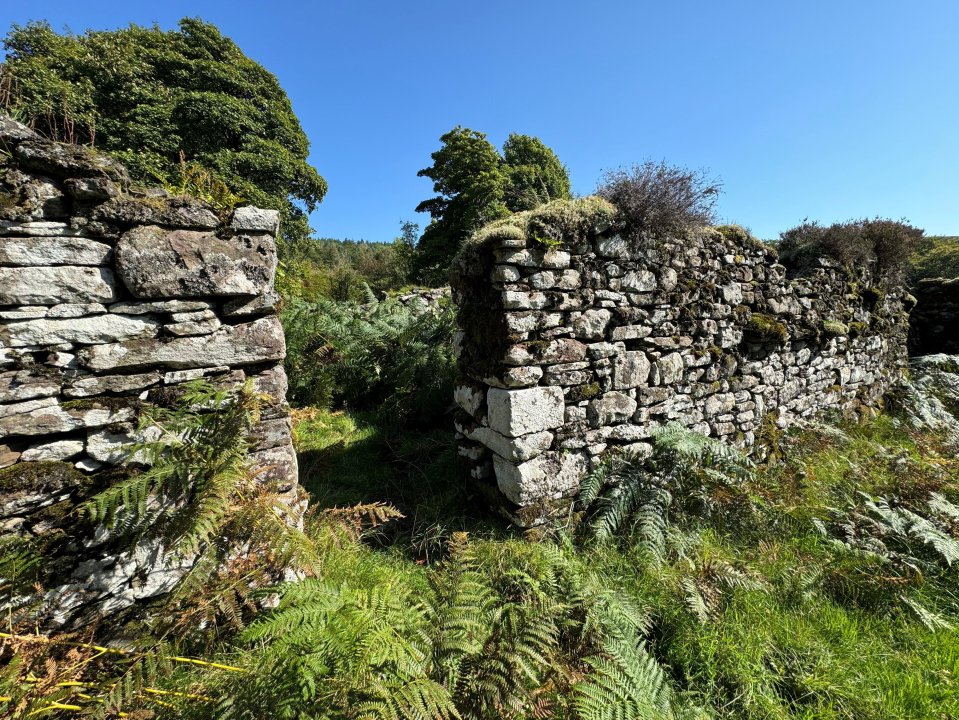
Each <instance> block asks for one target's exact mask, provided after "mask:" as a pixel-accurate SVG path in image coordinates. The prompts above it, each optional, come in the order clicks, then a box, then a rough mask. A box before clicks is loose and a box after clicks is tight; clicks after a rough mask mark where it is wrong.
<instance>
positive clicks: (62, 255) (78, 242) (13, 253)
mask: <svg viewBox="0 0 959 720" xmlns="http://www.w3.org/2000/svg"><path fill="white" fill-rule="evenodd" d="M112 252H113V248H112V247H110V246H109V245H107V244H106V243H102V242H97V241H95V240H84V239H83V238H47V237H24V238H7V239H6V240H4V241H3V242H0V265H26V266H31V265H37V266H44V265H92V266H100V265H106V264H107V263H108V262H109V260H110V255H111V253H112Z"/></svg>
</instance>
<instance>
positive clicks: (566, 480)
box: [493, 452, 589, 507]
mask: <svg viewBox="0 0 959 720" xmlns="http://www.w3.org/2000/svg"><path fill="white" fill-rule="evenodd" d="M493 469H494V471H495V473H496V484H497V486H498V487H499V489H500V492H502V493H503V494H504V495H505V496H506V497H507V498H508V499H509V500H510V501H511V502H513V503H515V504H516V505H519V506H521V507H522V506H524V505H528V504H530V503H535V502H541V501H542V500H544V499H558V498H561V497H567V496H570V495H572V494H573V493H575V491H576V489H577V488H578V487H579V482H580V480H581V478H582V477H583V476H584V475H585V474H586V472H587V470H588V469H589V456H588V455H587V454H585V453H579V452H571V453H558V452H549V453H546V454H544V455H540V456H539V457H536V458H534V459H532V460H530V461H528V462H524V463H521V464H519V465H516V464H514V463H511V462H509V461H508V460H505V459H504V458H502V457H500V456H499V455H494V456H493Z"/></svg>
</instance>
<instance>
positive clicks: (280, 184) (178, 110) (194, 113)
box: [0, 18, 327, 242]
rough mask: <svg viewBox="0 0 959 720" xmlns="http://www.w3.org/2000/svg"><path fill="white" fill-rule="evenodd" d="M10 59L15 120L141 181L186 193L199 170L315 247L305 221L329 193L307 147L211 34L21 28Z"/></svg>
mask: <svg viewBox="0 0 959 720" xmlns="http://www.w3.org/2000/svg"><path fill="white" fill-rule="evenodd" d="M4 48H5V50H6V60H5V63H4V64H3V65H2V66H0V70H2V73H0V105H2V106H3V107H4V108H5V109H6V110H7V111H8V112H10V113H11V114H12V115H14V116H15V117H16V118H17V119H19V120H21V121H22V122H25V123H26V124H28V125H30V126H31V127H33V128H34V129H35V130H37V131H39V132H40V133H42V134H44V135H46V136H47V137H50V138H52V139H55V140H61V141H66V142H73V143H88V144H91V145H94V146H96V147H97V148H99V149H101V150H104V151H106V152H108V153H110V154H111V155H114V156H116V157H118V158H119V159H120V160H122V161H123V162H124V163H125V164H126V165H127V166H128V167H129V168H130V171H131V174H132V175H133V177H134V179H135V180H137V181H140V182H144V183H151V184H153V183H162V184H170V185H174V186H182V185H183V184H184V181H185V178H184V177H183V175H184V174H185V172H187V171H188V170H190V169H193V170H194V177H195V175H196V173H195V170H196V168H197V167H199V168H202V169H203V170H205V171H206V172H207V173H209V176H210V177H211V178H212V179H213V180H215V181H219V182H221V183H225V184H226V186H227V187H228V188H229V190H231V191H232V192H233V193H235V194H236V195H239V196H240V197H241V198H243V199H244V200H246V201H248V202H250V203H252V204H255V205H258V206H261V207H269V208H274V209H277V210H281V211H283V213H284V223H283V227H284V235H285V237H286V239H287V240H288V241H290V242H296V241H298V240H301V239H303V238H305V237H307V235H308V232H309V227H308V224H307V218H306V212H310V211H312V210H313V209H314V208H315V206H316V205H317V203H319V202H320V201H321V200H322V198H323V196H324V195H325V194H326V190H327V184H326V181H325V180H324V179H323V178H322V177H320V175H319V174H318V173H317V171H316V169H315V168H313V167H312V166H311V165H309V164H308V163H307V161H306V158H307V154H308V152H309V141H308V140H307V138H306V135H305V134H304V132H303V129H302V128H301V126H300V123H299V121H298V120H297V118H296V116H295V115H294V113H293V107H292V105H291V104H290V100H289V98H288V97H287V95H286V92H284V90H283V88H282V87H280V84H279V82H278V81H277V79H276V77H275V76H274V75H273V74H271V73H270V72H268V71H267V70H266V69H264V68H263V67H262V66H261V65H259V64H258V63H256V62H255V61H253V60H251V59H250V58H248V57H246V55H244V54H243V52H242V51H241V50H240V49H239V48H238V47H237V45H236V44H235V43H234V42H233V41H232V40H230V39H229V38H226V37H224V36H223V35H222V34H221V33H220V31H219V30H218V29H217V28H216V27H215V26H214V25H211V24H210V23H206V22H203V21H202V20H199V19H193V18H185V19H183V20H181V21H180V23H179V28H178V29H177V30H171V31H164V30H161V29H160V28H159V27H157V26H154V27H151V28H144V27H138V26H136V25H130V27H128V28H124V29H121V30H109V31H87V32H86V33H84V34H83V35H75V34H72V33H69V32H67V33H65V34H62V35H61V34H58V33H57V32H55V31H54V30H53V29H52V28H51V27H50V25H49V24H48V23H45V22H35V23H28V24H27V25H23V26H20V25H14V26H13V28H12V29H11V31H10V33H9V34H8V35H7V37H6V38H5V40H4Z"/></svg>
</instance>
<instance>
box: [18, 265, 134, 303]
mask: <svg viewBox="0 0 959 720" xmlns="http://www.w3.org/2000/svg"><path fill="white" fill-rule="evenodd" d="M116 299H117V283H116V278H115V277H114V275H113V271H111V270H110V269H109V268H102V267H99V268H95V267H74V266H63V267H17V268H9V267H0V305H59V304H61V303H109V302H113V301H114V300H116Z"/></svg>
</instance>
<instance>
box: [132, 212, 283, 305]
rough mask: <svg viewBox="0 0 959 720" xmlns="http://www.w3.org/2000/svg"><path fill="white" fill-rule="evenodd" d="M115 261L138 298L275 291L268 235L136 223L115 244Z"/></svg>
mask: <svg viewBox="0 0 959 720" xmlns="http://www.w3.org/2000/svg"><path fill="white" fill-rule="evenodd" d="M116 265H117V272H118V273H119V275H120V278H121V279H122V280H123V283H124V284H125V285H126V287H127V289H128V290H129V291H130V292H131V293H133V295H134V296H136V297H138V298H146V299H149V298H163V297H171V296H172V297H176V296H182V297H205V296H215V297H216V296H218V297H229V296H235V295H260V294H261V293H264V292H266V291H267V290H269V289H272V288H271V285H272V282H273V276H274V273H275V271H276V243H275V242H274V241H273V240H272V239H271V238H270V237H268V236H259V237H252V236H247V235H241V236H237V237H233V238H230V239H228V240H223V239H221V238H218V237H216V236H215V235H211V234H208V233H202V232H195V231H190V230H174V231H167V230H163V229H162V228H159V227H156V226H146V227H137V228H134V229H133V230H130V231H129V232H127V233H124V235H123V237H121V238H120V242H119V243H117V249H116Z"/></svg>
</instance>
